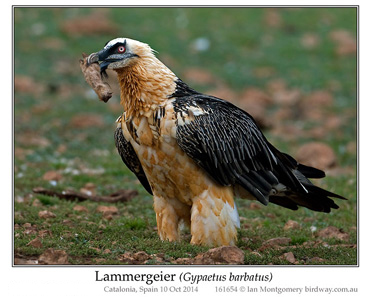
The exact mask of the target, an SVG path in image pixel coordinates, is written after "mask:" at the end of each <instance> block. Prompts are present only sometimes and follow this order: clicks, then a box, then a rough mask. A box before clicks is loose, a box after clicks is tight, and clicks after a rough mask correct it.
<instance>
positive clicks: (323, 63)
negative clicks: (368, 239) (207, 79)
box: [14, 8, 357, 265]
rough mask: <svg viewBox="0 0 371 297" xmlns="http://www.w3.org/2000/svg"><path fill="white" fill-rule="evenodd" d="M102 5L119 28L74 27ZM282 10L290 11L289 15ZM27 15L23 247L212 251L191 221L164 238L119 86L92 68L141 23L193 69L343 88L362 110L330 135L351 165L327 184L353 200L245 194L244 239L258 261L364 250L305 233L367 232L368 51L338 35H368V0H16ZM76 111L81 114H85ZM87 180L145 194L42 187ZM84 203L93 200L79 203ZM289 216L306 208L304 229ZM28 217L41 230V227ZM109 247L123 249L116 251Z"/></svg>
mask: <svg viewBox="0 0 371 297" xmlns="http://www.w3.org/2000/svg"><path fill="white" fill-rule="evenodd" d="M97 11H98V13H103V15H105V17H106V20H109V22H111V23H112V24H114V26H115V28H116V29H115V30H116V32H114V31H113V32H108V33H91V34H90V33H89V32H88V33H82V34H78V31H76V32H77V33H76V32H75V33H76V34H73V33H71V32H68V31H66V30H63V24H64V23H66V22H70V21H73V20H74V19H75V18H77V17H80V18H82V17H84V16H87V15H90V14H91V13H92V12H97ZM274 18H278V21H276V23H275V22H273V21H274ZM272 20H273V21H272ZM107 22H108V21H107ZM14 24H15V30H14V32H15V35H14V44H15V46H14V72H15V76H16V82H17V78H19V77H26V78H29V79H31V80H32V84H31V88H29V89H27V88H26V87H25V86H23V87H24V88H23V89H22V88H17V87H16V90H15V96H14V123H15V124H14V131H15V135H14V147H15V156H14V176H15V177H14V180H15V187H14V196H15V197H14V211H15V213H14V224H15V226H16V227H15V230H14V232H15V236H14V249H15V254H16V256H17V255H18V256H22V257H25V258H30V259H36V258H37V257H38V256H39V255H41V254H42V253H43V252H44V251H45V250H46V249H47V248H54V249H62V250H65V251H66V252H67V254H68V257H69V258H68V259H69V262H70V263H71V264H94V263H98V262H99V264H122V261H120V260H119V257H120V255H122V254H123V253H125V252H133V253H134V252H138V251H145V252H146V253H148V254H159V253H163V254H164V255H165V258H168V259H177V258H186V257H194V256H196V255H197V254H198V253H200V252H205V251H207V248H205V247H197V246H193V245H190V244H188V242H189V235H188V234H187V233H185V234H184V239H183V240H182V241H181V242H177V243H169V242H162V241H161V240H159V239H158V236H157V234H156V230H155V226H156V220H155V214H154V211H153V209H152V198H151V197H150V196H149V195H148V194H147V192H146V191H145V190H144V189H143V188H142V187H141V186H140V185H139V184H138V182H137V181H136V178H135V176H134V175H133V174H132V173H131V172H130V171H129V170H128V169H127V168H126V167H125V166H124V164H122V162H121V159H120V157H119V156H118V154H117V153H116V151H115V148H114V141H113V131H114V124H113V123H114V121H115V120H116V118H117V117H118V115H119V114H120V112H121V110H120V108H117V102H118V98H117V95H115V97H114V98H112V99H111V100H110V102H109V103H107V104H106V105H103V104H102V103H101V102H99V101H98V100H97V98H96V97H95V95H94V94H92V93H91V92H90V91H89V88H88V86H87V84H86V83H85V82H84V80H83V77H82V75H81V73H80V69H79V66H78V59H79V58H80V56H81V53H82V52H93V51H97V50H99V49H101V48H102V46H103V45H104V44H105V42H106V41H107V40H110V39H112V38H114V37H116V36H127V37H132V38H134V39H138V40H142V41H145V42H147V43H149V44H150V45H151V46H152V47H153V48H154V49H156V50H157V51H158V52H159V53H158V57H159V58H160V59H162V60H164V61H166V63H167V64H168V65H169V67H170V68H171V69H172V70H173V71H174V72H175V73H176V74H178V75H179V77H181V78H182V77H183V76H184V75H185V73H186V72H185V71H186V70H187V69H189V68H195V67H196V68H197V69H204V70H206V71H208V72H209V73H212V74H213V75H214V76H215V77H217V78H218V79H220V80H221V81H222V82H223V84H224V85H226V86H228V88H229V89H230V90H234V91H235V92H237V93H239V92H242V91H243V90H244V89H245V88H247V87H256V88H259V89H265V88H266V87H267V84H269V82H271V81H274V80H277V79H281V80H284V81H285V83H286V84H287V87H288V88H297V89H299V90H300V91H301V92H302V93H303V94H304V95H305V94H310V93H311V92H313V91H315V90H327V91H329V92H331V94H332V95H333V97H334V103H333V105H332V106H331V108H330V109H331V110H330V112H331V113H332V114H336V115H346V114H348V115H349V116H344V119H343V121H344V123H343V125H342V129H341V131H336V133H332V132H333V131H332V132H331V133H330V132H329V133H328V135H326V136H328V137H327V138H326V139H325V141H326V143H328V144H329V145H330V146H331V147H332V148H333V149H334V151H335V153H336V155H337V162H338V164H339V165H340V166H341V167H344V168H350V170H347V171H345V173H339V174H335V175H332V176H329V177H327V178H326V179H325V180H324V181H321V186H324V187H325V188H326V189H329V190H331V191H335V192H337V193H339V194H340V195H343V196H345V197H348V198H349V200H347V201H339V203H338V204H339V206H340V209H339V210H336V211H333V212H332V213H331V214H323V213H314V212H311V211H309V210H306V209H300V210H298V211H296V212H293V211H290V210H286V209H283V208H280V207H277V206H275V205H269V206H268V207H263V206H262V207H261V208H259V209H254V210H251V209H250V208H251V203H250V202H249V201H246V200H237V204H238V209H239V213H240V216H241V217H242V218H244V219H242V221H241V222H242V228H241V230H240V231H239V240H238V247H240V248H241V249H243V250H244V251H245V264H249V265H266V264H277V265H280V264H288V262H287V261H286V260H285V259H283V258H282V255H283V254H284V253H286V252H290V251H291V252H293V253H294V255H295V258H296V259H297V260H298V264H312V263H311V262H310V261H309V260H308V259H311V258H313V257H319V258H322V259H323V261H322V262H320V264H325V265H326V264H334V265H338V264H342V265H349V264H350V265H354V264H356V263H357V249H355V248H349V247H347V246H346V245H345V244H344V242H343V241H340V240H337V239H326V240H324V241H325V242H326V244H327V245H317V246H315V245H308V246H304V245H303V244H304V243H306V242H315V241H317V240H318V239H319V238H318V237H316V233H315V232H314V233H313V232H312V231H311V228H313V226H314V227H316V228H317V230H320V229H323V228H325V227H327V226H335V227H338V228H341V229H342V230H344V232H347V233H348V234H349V240H348V241H347V242H345V243H346V244H355V243H357V231H356V230H355V228H354V227H355V226H356V225H357V217H356V210H357V201H356V197H357V177H356V162H357V155H356V151H355V149H353V150H349V149H347V145H348V144H349V143H352V142H353V143H354V142H356V141H357V140H356V133H355V132H356V104H357V101H356V100H357V98H356V90H357V85H356V56H355V54H345V55H339V54H338V53H337V44H336V42H334V41H333V40H332V39H331V38H330V36H331V33H332V32H334V31H338V30H345V31H347V32H348V33H349V34H350V35H351V36H356V9H355V8H299V9H289V8H287V9H286V8H282V9H276V10H270V9H262V8H107V9H90V8H15V11H14ZM305 34H314V35H315V37H316V38H317V40H319V45H318V46H315V47H313V48H306V47H303V45H302V40H303V36H305ZM197 38H206V39H207V40H208V42H209V44H210V47H209V49H208V50H207V51H197V50H195V49H194V47H193V43H194V41H195V40H196V39H197ZM264 68H267V69H270V71H269V72H268V74H267V75H263V76H259V75H256V73H257V70H259V69H264ZM192 86H193V87H195V88H197V89H198V90H200V91H205V92H207V91H209V89H210V86H208V85H207V84H201V83H194V84H193V85H192ZM226 99H228V98H226ZM269 112H272V110H267V114H269ZM86 115H91V116H92V117H94V118H99V122H98V123H96V122H93V124H91V125H83V124H81V118H82V119H83V118H85V117H86ZM76 116H81V118H80V121H77V120H76ZM76 122H78V124H76ZM82 122H83V120H82ZM304 122H305V121H301V119H296V120H294V121H293V125H302V126H304V127H306V126H305V125H309V126H308V130H309V128H310V123H304ZM276 124H278V123H276ZM316 124H318V123H316ZM319 124H321V123H319ZM264 133H265V134H266V135H267V137H268V139H270V140H271V142H272V143H274V145H275V146H277V147H278V148H280V149H281V150H283V151H286V152H288V153H290V154H293V155H294V154H295V150H296V149H297V148H298V146H300V145H301V144H303V143H306V142H309V141H313V140H315V139H313V137H312V136H310V135H309V134H305V133H304V134H303V135H301V136H300V137H296V138H295V139H290V140H286V139H285V138H282V137H280V136H277V135H275V134H274V133H272V131H271V130H270V129H268V130H266V131H264ZM47 171H57V172H59V173H60V174H61V175H62V179H60V180H58V182H57V183H56V184H55V183H53V184H51V183H50V182H49V181H47V180H44V179H43V176H44V174H45V172H47ZM86 183H93V184H94V185H95V186H96V191H97V193H99V194H101V195H108V194H110V193H112V192H114V191H116V190H118V189H122V188H129V189H135V190H138V192H139V194H138V196H137V197H136V198H135V199H133V200H132V201H130V202H127V203H117V204H116V205H115V206H116V207H117V208H118V215H117V216H113V218H112V219H111V220H109V219H106V218H105V217H104V216H103V215H102V214H101V213H98V212H97V211H96V209H97V207H98V206H99V205H102V203H94V202H70V201H63V200H60V199H58V198H52V197H47V196H44V195H35V194H32V189H33V188H34V187H45V188H53V189H55V190H59V191H62V190H64V189H66V188H72V189H75V190H79V189H80V188H82V187H84V186H85V185H86ZM77 204H79V205H82V206H85V207H86V208H87V212H77V211H75V210H74V209H73V207H74V206H76V205H77ZM40 210H49V211H51V212H53V213H54V214H55V215H56V217H55V218H50V219H41V218H39V216H38V213H39V211H40ZM288 220H295V221H297V222H298V223H299V224H300V229H298V230H296V229H293V230H284V229H283V226H284V225H285V223H286V222H287V221H288ZM27 223H29V224H31V225H32V226H33V228H34V230H35V232H31V234H29V233H28V232H27V230H28V228H27ZM25 224H26V225H25ZM41 230H49V231H50V233H51V235H49V236H45V237H43V238H41V242H42V247H40V248H35V247H32V246H30V245H28V243H29V242H30V241H31V240H33V239H34V238H35V237H36V236H37V234H38V232H39V231H41ZM274 237H288V238H290V239H291V243H290V245H287V246H284V247H283V248H281V249H273V248H270V249H265V250H264V251H259V248H260V247H261V246H262V243H263V242H264V241H266V240H268V239H271V238H274ZM106 249H109V250H110V253H104V252H103V251H104V250H106ZM254 251H258V253H259V255H257V254H256V253H253V252H254ZM98 260H99V261H98ZM149 264H155V261H153V260H151V261H149ZM315 264H316V263H315ZM317 264H318V263H317Z"/></svg>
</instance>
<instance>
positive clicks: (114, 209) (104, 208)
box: [96, 205, 119, 215]
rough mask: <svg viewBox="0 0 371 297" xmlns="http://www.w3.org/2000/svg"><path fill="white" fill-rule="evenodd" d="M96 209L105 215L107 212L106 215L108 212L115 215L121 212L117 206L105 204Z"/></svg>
mask: <svg viewBox="0 0 371 297" xmlns="http://www.w3.org/2000/svg"><path fill="white" fill-rule="evenodd" d="M96 211H97V212H101V213H103V215H105V214H106V215H108V214H111V215H115V214H118V212H119V210H118V209H117V207H116V206H104V205H100V206H98V207H97V209H96Z"/></svg>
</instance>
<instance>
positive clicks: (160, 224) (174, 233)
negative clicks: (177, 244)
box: [153, 195, 190, 241]
mask: <svg viewBox="0 0 371 297" xmlns="http://www.w3.org/2000/svg"><path fill="white" fill-rule="evenodd" d="M153 198H154V204H153V205H154V209H155V212H156V221H157V232H158V235H159V236H160V238H161V240H169V241H175V240H179V239H180V232H179V223H180V222H181V221H182V220H183V221H184V222H185V224H187V225H189V222H190V215H189V214H190V206H188V205H186V204H184V203H182V202H180V201H179V200H176V199H171V200H168V199H165V198H163V197H161V196H157V195H154V197H153Z"/></svg>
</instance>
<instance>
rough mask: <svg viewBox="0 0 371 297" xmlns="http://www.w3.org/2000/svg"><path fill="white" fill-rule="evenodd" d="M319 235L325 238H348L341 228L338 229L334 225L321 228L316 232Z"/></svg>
mask: <svg viewBox="0 0 371 297" xmlns="http://www.w3.org/2000/svg"><path fill="white" fill-rule="evenodd" d="M317 235H318V236H319V237H325V238H337V239H340V240H345V241H346V240H348V239H349V234H348V233H346V232H344V231H343V230H341V229H338V228H336V227H334V226H329V227H327V228H325V229H322V230H320V231H318V234H317Z"/></svg>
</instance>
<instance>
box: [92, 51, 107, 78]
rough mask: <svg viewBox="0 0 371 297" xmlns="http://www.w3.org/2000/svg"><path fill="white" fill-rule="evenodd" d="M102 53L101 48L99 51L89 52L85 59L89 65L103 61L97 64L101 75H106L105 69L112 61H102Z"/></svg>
mask: <svg viewBox="0 0 371 297" xmlns="http://www.w3.org/2000/svg"><path fill="white" fill-rule="evenodd" d="M102 54H103V50H102V51H100V52H97V53H92V54H90V55H89V57H88V58H87V59H86V62H87V66H88V67H89V66H90V65H91V64H94V63H98V62H100V61H103V62H102V63H100V64H99V67H100V74H101V75H102V76H105V77H108V75H107V72H106V69H107V67H108V65H109V64H110V63H111V62H112V61H104V58H103V57H102Z"/></svg>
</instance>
